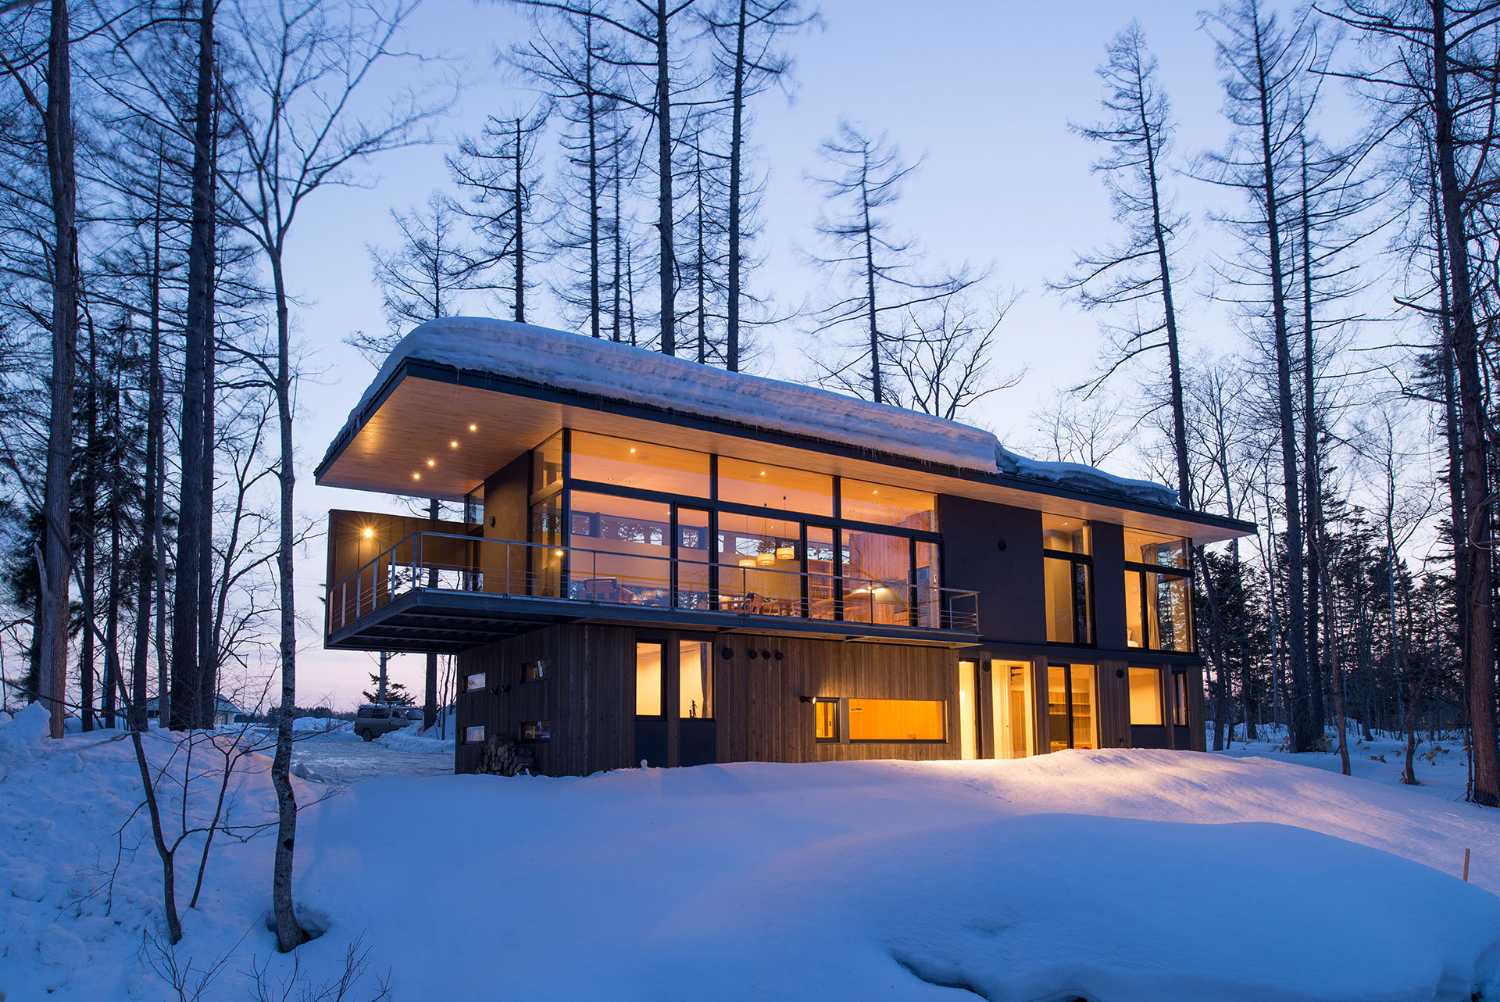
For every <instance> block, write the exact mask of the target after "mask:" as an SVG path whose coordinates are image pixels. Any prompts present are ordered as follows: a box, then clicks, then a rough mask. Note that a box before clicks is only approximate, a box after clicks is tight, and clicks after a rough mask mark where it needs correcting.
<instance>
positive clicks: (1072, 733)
mask: <svg viewBox="0 0 1500 1002" xmlns="http://www.w3.org/2000/svg"><path fill="white" fill-rule="evenodd" d="M1092 747H1094V666H1093V665H1048V666H1047V750H1048V751H1062V750H1064V749H1066V748H1092Z"/></svg>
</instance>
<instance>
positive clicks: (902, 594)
mask: <svg viewBox="0 0 1500 1002" xmlns="http://www.w3.org/2000/svg"><path fill="white" fill-rule="evenodd" d="M843 536H844V552H843V554H842V556H843V559H844V619H846V620H849V621H850V622H855V623H886V624H893V625H902V626H904V625H907V624H909V623H910V622H911V541H910V540H909V539H907V538H906V537H904V536H888V535H886V534H885V533H882V532H866V531H864V530H862V529H845V530H843Z"/></svg>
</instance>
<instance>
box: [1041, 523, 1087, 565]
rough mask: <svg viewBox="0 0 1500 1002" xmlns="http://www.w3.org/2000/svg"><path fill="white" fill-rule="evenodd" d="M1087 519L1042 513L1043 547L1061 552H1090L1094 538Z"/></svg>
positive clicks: (1083, 553) (1082, 553)
mask: <svg viewBox="0 0 1500 1002" xmlns="http://www.w3.org/2000/svg"><path fill="white" fill-rule="evenodd" d="M1089 536H1090V533H1089V524H1088V522H1087V521H1086V520H1085V519H1081V518H1071V517H1069V516H1065V515H1048V514H1046V513H1043V514H1042V549H1044V550H1056V551H1058V552H1059V553H1077V554H1080V555H1086V554H1089V553H1091V552H1093V551H1092V549H1091V543H1092V540H1091V539H1090V538H1089Z"/></svg>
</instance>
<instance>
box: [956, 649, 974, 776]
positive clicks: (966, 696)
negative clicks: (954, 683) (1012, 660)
mask: <svg viewBox="0 0 1500 1002" xmlns="http://www.w3.org/2000/svg"><path fill="white" fill-rule="evenodd" d="M978 676H979V662H977V661H960V662H959V663H958V749H959V757H960V758H965V759H972V758H978V757H979V716H978V714H979V678H978Z"/></svg>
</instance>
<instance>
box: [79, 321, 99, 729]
mask: <svg viewBox="0 0 1500 1002" xmlns="http://www.w3.org/2000/svg"><path fill="white" fill-rule="evenodd" d="M86 315H87V314H86ZM85 326H86V327H87V328H88V382H87V383H86V384H85V387H84V398H83V470H82V471H81V473H80V476H79V478H78V480H79V483H78V489H79V493H80V494H82V495H83V496H82V497H81V498H80V499H79V509H80V510H79V515H80V518H79V520H78V521H79V526H78V534H79V536H80V537H81V542H82V543H83V589H82V591H83V594H82V595H80V596H79V598H80V605H81V606H82V612H83V631H82V637H81V638H80V639H81V641H82V643H81V644H80V646H81V648H82V650H80V651H79V653H78V714H79V717H80V718H81V721H82V725H83V729H84V730H85V731H92V730H93V729H94V663H95V661H96V660H97V656H96V655H97V652H96V650H95V646H96V645H95V642H94V621H95V619H96V618H97V616H98V610H97V609H96V608H95V605H96V603H97V601H98V595H99V589H98V572H99V553H98V547H99V539H98V533H97V531H96V523H97V521H98V516H99V512H98V507H99V504H98V502H99V487H98V476H97V474H98V468H99V337H98V331H97V330H96V328H95V327H94V324H93V321H92V320H91V319H90V320H87V321H86V323H85Z"/></svg>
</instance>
